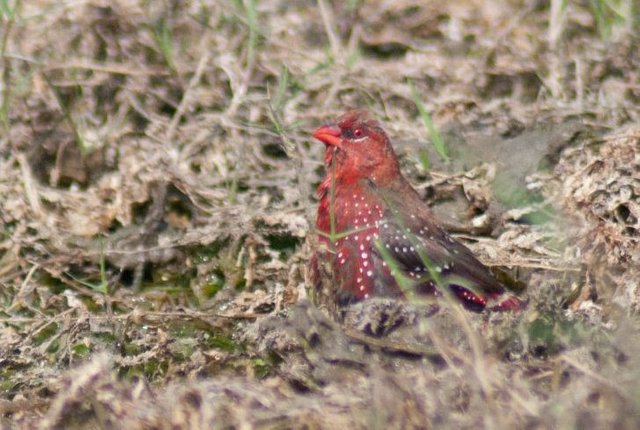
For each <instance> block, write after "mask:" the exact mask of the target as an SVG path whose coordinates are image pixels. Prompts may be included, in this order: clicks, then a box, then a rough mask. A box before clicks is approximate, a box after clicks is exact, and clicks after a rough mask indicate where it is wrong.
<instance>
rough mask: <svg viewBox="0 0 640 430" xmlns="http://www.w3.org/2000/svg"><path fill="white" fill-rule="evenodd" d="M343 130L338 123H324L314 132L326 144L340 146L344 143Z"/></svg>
mask: <svg viewBox="0 0 640 430" xmlns="http://www.w3.org/2000/svg"><path fill="white" fill-rule="evenodd" d="M340 135H342V131H341V130H340V127H338V126H337V125H323V126H322V127H320V128H318V129H317V130H316V131H314V132H313V137H315V138H316V139H318V140H319V141H320V142H322V143H324V144H325V145H332V146H340V145H341V144H342V138H341V137H340Z"/></svg>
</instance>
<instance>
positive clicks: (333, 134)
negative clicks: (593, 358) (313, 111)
mask: <svg viewBox="0 0 640 430" xmlns="http://www.w3.org/2000/svg"><path fill="white" fill-rule="evenodd" d="M313 136H314V137H315V138H316V139H318V140H320V141H321V142H323V143H324V144H325V145H326V153H325V167H326V168H327V176H326V178H325V179H324V180H323V181H322V183H321V184H320V186H319V187H318V196H319V198H320V203H319V206H318V214H317V220H316V228H317V230H318V238H319V241H320V243H321V245H323V247H324V248H326V251H322V252H320V251H318V252H316V254H315V255H314V258H313V260H312V264H316V265H317V264H318V262H319V261H323V260H326V259H327V256H329V260H331V261H330V264H331V266H332V272H333V278H334V279H333V282H337V283H338V284H339V285H338V288H337V297H336V301H337V302H338V303H340V304H345V303H349V302H354V301H358V300H362V299H367V298H369V297H373V296H391V297H403V296H407V295H411V294H414V293H417V294H433V293H436V294H438V293H439V292H441V291H442V288H446V289H448V291H450V292H452V293H453V295H454V296H455V297H457V298H458V299H459V300H461V301H462V303H463V304H464V305H465V307H466V308H468V309H471V310H476V311H480V310H483V309H485V308H487V307H489V308H491V309H494V310H511V309H518V308H520V307H521V306H522V303H521V302H520V301H519V300H518V299H517V298H515V297H513V296H503V294H504V293H505V288H504V286H503V285H502V284H501V283H500V282H499V281H498V280H497V279H496V278H495V277H494V276H493V275H492V273H491V272H490V271H489V269H488V268H487V267H485V266H484V265H483V264H482V263H480V262H479V261H478V260H477V259H476V258H475V257H474V256H473V254H472V253H471V251H470V250H469V249H468V248H466V247H465V246H464V245H462V244H461V243H459V242H458V241H456V240H455V239H453V238H452V237H451V236H449V235H448V234H447V233H446V232H445V231H444V230H443V229H442V228H441V227H440V226H439V225H438V224H437V222H436V219H435V217H434V215H433V214H432V212H431V211H430V210H429V208H428V207H427V206H426V205H425V203H424V202H423V201H422V200H421V199H420V196H419V195H418V193H417V192H416V191H415V190H414V189H413V188H412V187H411V185H410V184H409V182H408V181H407V180H406V179H405V178H404V176H402V173H401V172H400V167H399V164H398V159H397V156H396V154H395V152H394V150H393V147H392V146H391V143H390V141H389V138H388V137H387V135H386V133H385V132H384V130H382V128H381V127H380V125H379V124H378V122H376V121H374V120H371V119H369V118H368V115H367V114H366V113H365V112H363V111H350V112H347V113H346V114H344V115H343V116H341V117H340V118H338V120H337V122H336V124H332V125H325V126H323V127H320V128H318V129H317V130H316V131H315V132H314V133H313ZM314 273H315V276H316V277H318V276H321V275H320V274H319V271H318V270H314ZM318 281H319V280H318V279H316V282H318ZM438 287H442V288H438Z"/></svg>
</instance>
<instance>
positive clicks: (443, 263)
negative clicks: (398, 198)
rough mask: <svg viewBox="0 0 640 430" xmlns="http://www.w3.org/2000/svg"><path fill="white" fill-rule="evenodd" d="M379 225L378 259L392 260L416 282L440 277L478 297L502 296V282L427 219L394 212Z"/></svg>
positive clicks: (461, 245)
mask: <svg viewBox="0 0 640 430" xmlns="http://www.w3.org/2000/svg"><path fill="white" fill-rule="evenodd" d="M389 212H390V213H389V214H388V215H389V216H388V217H386V218H385V219H383V220H381V221H380V224H379V239H380V242H379V245H378V246H379V247H384V249H378V251H377V252H378V255H379V256H380V257H381V258H385V256H386V257H387V258H388V257H392V258H393V260H395V264H397V266H398V268H399V269H400V270H401V271H402V272H403V273H404V274H405V275H408V276H411V277H414V278H416V277H417V278H425V277H428V278H432V276H430V275H431V274H434V273H435V274H437V275H436V276H438V277H440V279H442V280H443V281H444V282H445V283H446V284H448V285H457V286H460V287H463V288H466V289H469V290H471V291H472V292H475V293H484V294H487V293H489V294H491V293H501V292H503V291H504V289H503V287H502V285H501V284H500V282H499V281H498V280H497V279H496V278H495V277H494V276H493V275H492V274H491V272H490V271H489V269H487V267H486V266H484V265H483V264H482V263H481V262H480V261H478V259H477V258H476V257H475V256H474V255H473V253H472V252H471V251H470V250H469V249H468V248H467V247H465V246H464V245H463V244H461V243H460V242H458V241H456V240H455V239H453V238H452V237H451V236H449V234H447V233H446V232H445V231H444V230H442V229H441V228H440V227H439V226H437V225H436V224H435V222H433V221H431V220H430V219H429V218H428V217H424V216H417V215H414V216H413V217H411V216H409V217H403V218H404V219H400V215H398V214H397V213H396V214H395V215H396V216H395V217H394V213H395V212H394V211H389Z"/></svg>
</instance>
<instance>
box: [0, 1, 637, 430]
mask: <svg viewBox="0 0 640 430" xmlns="http://www.w3.org/2000/svg"><path fill="white" fill-rule="evenodd" d="M449 3H450V4H449ZM582 3H585V4H582ZM587 3H589V4H587ZM627 4H628V7H629V9H628V10H627V9H624V7H625V5H627ZM634 4H635V3H634V2H631V1H627V2H625V1H620V2H614V1H595V2H573V1H571V2H563V1H554V0H552V1H551V3H550V4H546V3H545V2H542V3H540V2H536V1H533V2H531V1H528V2H524V1H500V0H492V1H488V2H487V1H476V0H465V1H462V2H441V1H430V2H422V1H412V0H402V1H395V2H389V1H371V2H369V1H367V2H360V1H347V2H339V1H336V2H333V3H332V2H329V1H327V0H318V1H317V2H314V1H304V0H301V1H285V0H261V1H255V0H245V1H241V0H236V1H229V2H227V1H215V0H214V1H185V2H174V1H157V2H143V1H136V0H120V1H115V2H102V1H98V0H82V1H62V2H60V1H57V2H51V1H44V0H39V1H29V2H25V1H22V2H21V1H19V0H15V1H0V12H1V14H2V15H1V16H2V27H0V33H1V38H0V70H2V74H1V75H2V76H1V78H2V81H1V83H0V89H1V94H2V100H1V101H2V106H0V126H1V127H2V133H1V134H0V196H1V199H0V225H1V227H0V393H1V395H2V397H1V398H0V413H1V414H2V422H1V424H2V425H3V426H4V427H7V428H12V427H16V428H18V427H19V428H131V429H135V428H141V429H142V428H240V427H242V428H376V427H378V428H426V427H443V426H444V427H447V428H477V427H485V428H514V427H515V428H551V427H553V428H585V427H589V428H638V426H639V425H640V419H639V418H638V417H639V416H640V404H639V403H638V402H639V399H640V397H639V396H638V383H637V381H638V380H640V350H638V345H640V334H639V333H638V329H639V322H638V309H639V308H640V284H639V282H640V269H639V268H640V244H639V240H640V151H639V149H640V129H639V128H638V127H637V124H640V109H638V101H639V100H640V78H639V75H638V70H640V51H639V50H638V48H637V47H638V35H637V33H634V29H636V30H637V28H638V23H637V22H635V20H636V17H637V11H635V14H636V15H634V11H633V9H632V8H633V6H634ZM589 5H591V6H589ZM594 5H595V6H594ZM596 6H597V7H596ZM612 6H616V7H617V9H616V12H615V13H614V12H612V10H613V9H611V7H612ZM598 7H599V8H600V9H598ZM603 8H604V9H603ZM625 11H626V12H627V14H626V15H625ZM412 88H413V89H412ZM416 103H418V104H419V105H420V108H421V110H422V112H420V110H419V109H418V108H417V106H416ZM356 106H357V107H367V108H369V109H370V110H371V111H372V112H373V114H374V116H376V117H378V118H379V119H380V120H381V121H382V122H383V124H384V126H385V128H386V129H387V130H388V132H389V134H390V135H391V136H392V137H393V140H394V143H395V146H396V148H397V150H398V152H399V153H400V155H401V156H402V163H403V169H404V170H405V172H406V173H407V174H408V175H409V177H410V178H411V180H412V182H413V183H414V184H415V185H416V187H417V188H418V189H420V190H421V192H422V193H423V195H424V198H425V200H426V201H427V202H429V203H430V204H432V205H433V206H434V209H435V210H436V212H437V213H439V214H440V216H441V218H442V219H443V221H444V222H446V223H447V224H449V225H450V226H452V228H454V230H455V231H457V232H458V235H459V237H460V238H462V239H464V240H466V241H467V243H468V244H469V246H471V247H472V248H473V249H474V250H475V251H476V252H477V254H478V255H479V256H480V257H481V259H482V260H483V261H484V262H485V263H487V264H489V265H493V266H501V267H506V268H508V270H510V271H511V272H512V273H513V274H516V275H517V276H518V277H519V278H520V279H521V280H522V281H523V282H524V283H525V284H526V285H527V289H526V292H525V293H524V294H525V295H526V296H527V297H528V298H529V306H528V308H527V310H526V311H524V312H523V313H520V314H516V315H512V314H493V315H488V314H483V315H475V314H468V313H466V312H461V311H460V310H459V309H458V308H457V307H451V306H448V305H447V304H446V303H439V304H437V305H435V304H433V303H427V304H422V303H411V304H403V303H394V302H390V301H388V300H384V299H382V300H373V301H370V302H366V303H362V304H358V305H356V306H353V307H352V308H350V309H347V310H344V311H343V312H342V313H341V314H340V315H339V318H337V319H333V318H330V317H329V316H328V315H327V313H325V312H323V311H322V310H319V309H318V308H317V307H316V306H314V305H312V304H311V303H310V301H309V300H308V299H307V297H308V296H309V291H308V290H307V287H306V284H305V276H304V271H305V270H304V268H305V265H306V262H307V261H308V258H309V249H310V247H311V246H313V239H312V236H313V235H312V234H310V232H313V228H312V226H313V212H314V207H315V202H314V187H315V185H316V184H317V182H318V181H319V179H320V177H321V174H322V164H321V161H322V150H323V149H322V148H321V145H319V144H316V143H312V142H310V138H309V131H310V130H311V129H312V128H313V127H315V126H317V125H318V124H320V123H322V122H324V121H326V120H327V119H329V118H332V117H334V116H335V115H337V114H339V113H341V112H342V111H343V110H344V109H345V108H346V107H356ZM424 112H429V113H430V116H429V117H425V115H424ZM425 120H426V121H427V122H426V123H427V124H428V123H429V122H430V121H432V122H433V124H434V125H435V128H436V129H437V130H439V133H440V135H441V137H442V140H443V141H444V143H445V145H446V147H447V151H448V153H449V156H450V158H451V162H450V163H443V162H442V161H441V160H440V159H439V157H438V155H437V152H436V151H435V150H433V145H432V143H431V142H432V141H434V140H437V137H436V136H435V135H434V134H433V129H431V131H429V129H428V128H425V127H424V124H425Z"/></svg>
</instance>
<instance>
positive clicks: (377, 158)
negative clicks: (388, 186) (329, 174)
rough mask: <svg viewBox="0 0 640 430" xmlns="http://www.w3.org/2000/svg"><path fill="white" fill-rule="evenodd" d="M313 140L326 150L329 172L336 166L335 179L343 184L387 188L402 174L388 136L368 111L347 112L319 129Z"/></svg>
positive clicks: (314, 133)
mask: <svg viewBox="0 0 640 430" xmlns="http://www.w3.org/2000/svg"><path fill="white" fill-rule="evenodd" d="M313 137H315V138H316V139H318V140H319V141H321V142H323V143H324V144H325V145H326V147H327V150H326V155H325V165H326V167H327V169H328V170H329V171H331V169H332V163H334V162H335V175H336V178H339V179H341V180H343V181H350V180H361V179H368V180H371V181H373V182H374V183H376V184H384V182H385V181H388V180H391V179H393V178H395V177H396V175H397V174H398V172H399V166H398V159H397V157H396V154H395V152H394V151H393V147H392V146H391V142H390V141H389V138H388V137H387V134H386V133H385V132H384V130H383V129H382V128H381V127H380V124H378V122H377V121H375V120H373V119H370V117H369V115H368V113H367V112H366V111H361V110H353V111H348V112H347V113H345V114H344V115H342V116H341V117H339V118H338V119H337V121H336V122H335V123H334V124H328V125H323V126H322V127H320V128H318V129H317V130H316V131H314V132H313Z"/></svg>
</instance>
